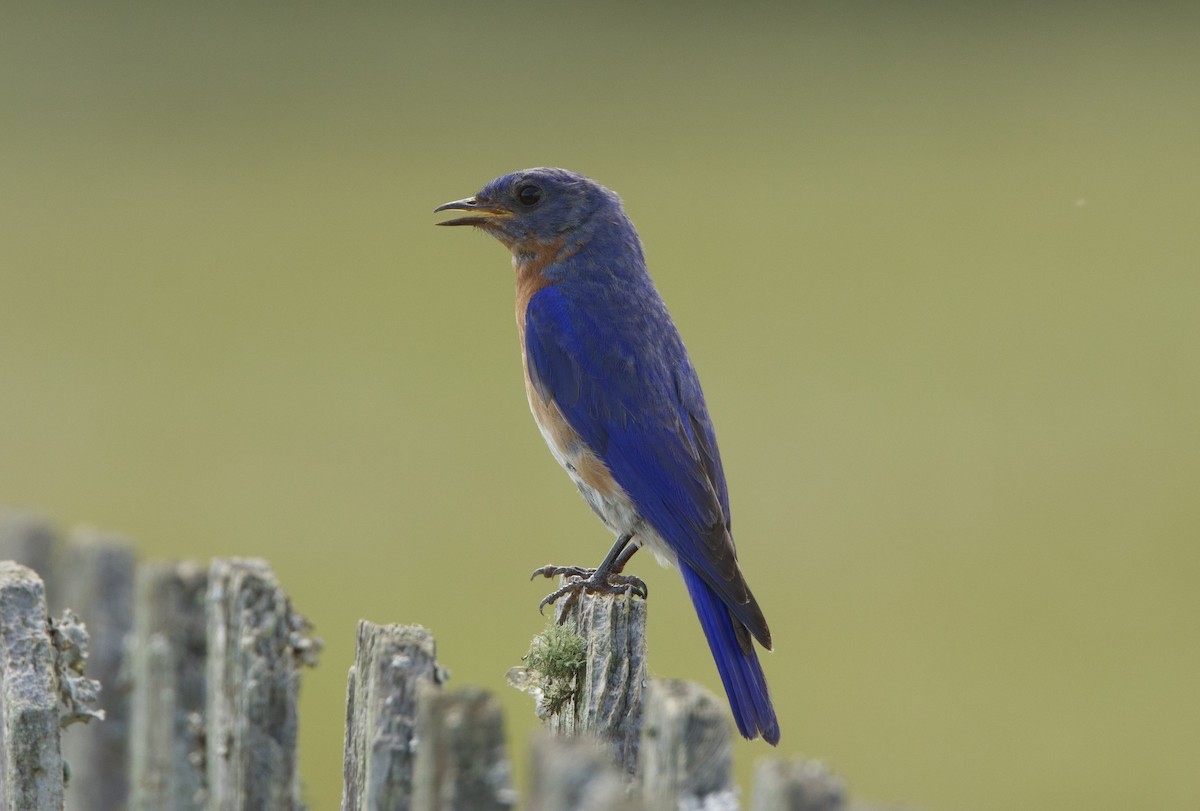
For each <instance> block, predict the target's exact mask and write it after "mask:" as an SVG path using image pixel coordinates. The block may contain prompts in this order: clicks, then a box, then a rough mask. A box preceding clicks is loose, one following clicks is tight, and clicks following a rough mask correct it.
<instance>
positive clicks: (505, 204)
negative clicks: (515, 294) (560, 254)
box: [434, 168, 621, 254]
mask: <svg viewBox="0 0 1200 811" xmlns="http://www.w3.org/2000/svg"><path fill="white" fill-rule="evenodd" d="M620 208H621V202H620V200H619V198H618V197H617V195H616V194H615V193H613V192H611V191H609V190H608V189H606V188H604V187H603V186H601V185H600V184H599V183H596V182H595V181H593V180H590V179H588V178H586V177H584V176H583V175H580V174H577V173H575V172H569V171H567V170H566V169H550V168H541V169H525V170H523V171H520V172H513V173H512V174H507V175H503V176H501V177H498V178H496V179H495V180H493V181H491V182H490V183H488V184H487V185H486V186H484V187H483V189H481V190H480V191H479V193H478V194H476V195H475V196H474V197H468V198H466V199H465V200H455V201H454V202H452V203H446V204H445V205H441V206H438V207H437V208H436V209H434V211H435V212H438V211H465V212H468V214H467V216H465V217H457V218H455V219H452V220H446V221H444V222H440V223H438V225H473V226H475V227H476V228H479V229H481V230H483V231H486V232H487V233H489V234H491V235H492V236H494V237H495V238H496V239H498V240H500V241H501V242H502V243H504V245H505V246H507V247H508V248H509V249H510V250H511V251H512V252H513V253H514V254H515V253H524V252H536V251H537V250H538V249H539V248H541V247H543V246H549V245H555V244H558V245H563V244H569V243H572V242H575V243H578V242H579V241H582V240H586V239H587V237H588V235H589V234H590V232H591V231H592V229H593V228H594V227H595V226H596V224H597V223H598V222H604V221H607V220H611V219H612V218H611V217H605V216H604V214H605V213H608V212H619V211H620Z"/></svg>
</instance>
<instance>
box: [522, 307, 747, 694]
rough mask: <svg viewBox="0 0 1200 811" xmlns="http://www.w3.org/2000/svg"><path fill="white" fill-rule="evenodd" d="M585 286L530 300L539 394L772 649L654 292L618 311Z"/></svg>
mask: <svg viewBox="0 0 1200 811" xmlns="http://www.w3.org/2000/svg"><path fill="white" fill-rule="evenodd" d="M583 294H584V295H581V294H580V292H579V291H570V293H567V292H564V290H563V289H562V288H561V287H560V286H557V285H556V286H550V287H546V288H544V289H542V290H540V291H539V292H538V293H537V294H536V295H534V297H533V298H532V299H531V301H530V303H529V307H528V309H527V310H526V314H525V347H526V355H527V362H528V367H529V374H530V378H531V380H532V382H533V385H534V388H535V390H536V391H537V393H538V396H540V397H541V398H542V399H543V400H545V401H550V400H553V401H554V403H556V404H557V406H558V409H559V411H560V412H561V413H562V414H563V416H564V417H565V418H566V419H567V421H568V422H569V423H570V424H571V427H573V428H574V429H575V430H576V431H577V432H578V433H579V435H580V437H581V438H582V439H583V441H584V442H585V443H587V445H588V446H589V447H590V448H591V450H592V451H593V452H594V453H595V454H596V455H597V456H599V457H600V459H602V460H603V461H604V462H605V464H606V465H607V466H608V468H609V470H610V471H611V472H612V474H613V477H614V478H615V479H616V481H617V483H618V484H620V485H621V487H622V488H623V489H624V490H625V492H626V493H628V494H629V496H630V498H632V499H633V501H634V504H635V505H636V506H637V509H638V512H639V514H640V515H641V516H642V517H643V518H644V519H645V520H647V521H648V522H649V523H650V525H651V526H653V527H654V529H655V530H656V531H657V532H658V534H659V535H660V536H661V537H662V539H663V540H664V541H665V542H666V543H667V544H669V545H670V547H671V548H672V549H673V550H674V551H675V553H676V555H678V557H679V560H680V563H681V564H683V565H685V566H687V567H688V568H689V569H691V570H692V571H693V572H695V574H696V575H698V577H699V579H700V580H701V581H703V583H704V584H705V585H706V586H707V587H708V588H710V589H711V590H712V591H713V592H715V596H716V597H719V598H720V602H721V603H723V604H724V605H725V606H727V608H728V609H729V611H730V613H732V615H733V616H734V617H735V618H736V619H737V620H738V623H736V624H735V626H734V630H735V631H736V632H737V637H738V642H739V645H740V647H741V648H742V650H743V651H749V650H750V649H751V647H752V646H751V645H750V640H749V637H748V636H747V635H746V633H745V631H746V630H747V629H748V630H749V632H750V634H752V635H753V636H754V638H755V639H757V640H758V641H759V642H760V643H761V644H762V645H763V646H764V647H766V648H768V649H769V648H770V647H771V636H770V631H769V630H768V628H767V624H766V620H765V618H764V617H763V614H762V611H761V610H760V609H759V607H758V604H757V602H756V601H755V599H754V596H753V595H752V594H751V593H750V590H749V588H748V587H747V586H746V582H745V579H744V578H743V577H742V574H741V571H740V570H739V568H738V564H737V554H736V551H735V549H734V544H733V538H732V536H731V535H730V521H729V497H728V492H727V490H726V486H725V475H724V472H723V470H722V468H721V460H720V455H719V454H718V452H717V444H716V438H715V436H714V434H713V428H712V423H711V421H710V420H709V416H708V409H707V408H706V406H705V404H704V397H703V394H702V393H701V390H700V383H699V380H698V378H697V377H696V373H695V371H694V369H693V368H692V365H691V362H690V360H689V359H688V357H687V352H686V350H685V349H684V347H683V342H682V340H681V339H680V338H679V334H678V332H677V331H676V329H675V326H674V324H673V323H672V322H671V320H670V317H669V316H668V315H667V313H666V309H665V307H663V305H662V303H661V300H659V299H658V296H657V293H656V292H654V291H653V288H650V290H649V291H648V294H646V293H645V291H643V295H642V298H641V299H639V300H638V306H637V307H630V306H629V304H628V298H629V297H628V296H627V297H626V299H625V301H624V303H625V305H626V306H625V307H624V309H614V308H613V307H607V306H604V305H605V302H604V301H598V300H597V297H598V296H599V297H603V296H604V295H605V291H604V290H600V289H592V290H586V291H583ZM585 296H586V297H585ZM583 301H586V302H587V306H582V305H581V302H583ZM689 589H691V583H690V581H689ZM714 652H715V649H714ZM718 663H720V657H718ZM756 664H757V663H756ZM723 675H724V674H723Z"/></svg>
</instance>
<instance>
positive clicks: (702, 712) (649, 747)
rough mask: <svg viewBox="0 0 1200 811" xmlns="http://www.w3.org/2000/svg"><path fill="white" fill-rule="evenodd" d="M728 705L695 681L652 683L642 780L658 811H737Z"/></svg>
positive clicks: (644, 719) (644, 731)
mask: <svg viewBox="0 0 1200 811" xmlns="http://www.w3.org/2000/svg"><path fill="white" fill-rule="evenodd" d="M726 713H727V710H726V709H725V702H724V701H718V700H717V698H716V697H715V696H713V694H712V693H710V692H709V691H708V690H705V689H704V688H703V687H701V686H700V685H698V684H695V683H694V682H689V681H676V680H666V679H651V681H650V686H649V689H648V690H647V692H646V710H645V714H644V715H643V717H642V744H641V753H640V758H639V760H640V763H639V770H638V771H639V774H640V775H641V779H642V790H643V792H644V795H645V797H646V802H647V804H648V805H650V806H651V807H653V808H670V809H680V811H685V810H686V809H700V808H703V809H704V811H737V810H738V808H739V807H740V805H739V802H738V795H737V789H736V788H735V787H734V783H733V734H732V732H731V730H730V728H729V720H728V717H727V715H726Z"/></svg>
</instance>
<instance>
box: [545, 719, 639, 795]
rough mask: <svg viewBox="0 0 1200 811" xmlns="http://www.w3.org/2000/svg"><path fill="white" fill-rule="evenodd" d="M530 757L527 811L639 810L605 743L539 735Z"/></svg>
mask: <svg viewBox="0 0 1200 811" xmlns="http://www.w3.org/2000/svg"><path fill="white" fill-rule="evenodd" d="M532 755H533V758H532V764H531V778H532V779H531V780H530V786H529V802H528V803H527V806H528V808H529V811H618V809H619V811H640V809H642V808H643V805H642V803H641V801H640V798H638V797H637V796H635V795H634V794H633V793H632V792H631V788H632V787H631V786H630V784H629V778H628V776H627V775H626V774H625V773H624V772H623V771H621V770H619V769H618V768H617V767H616V765H614V763H613V760H612V752H611V751H610V747H609V746H608V745H607V744H606V743H605V742H602V741H599V740H597V739H594V738H590V737H586V736H585V737H575V738H563V737H562V736H560V735H557V734H550V733H542V734H540V735H538V736H537V737H536V738H535V739H534V741H533V749H532ZM646 807H647V808H649V807H650V806H646ZM654 811H659V809H658V808H654Z"/></svg>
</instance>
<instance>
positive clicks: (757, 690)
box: [435, 169, 779, 744]
mask: <svg viewBox="0 0 1200 811" xmlns="http://www.w3.org/2000/svg"><path fill="white" fill-rule="evenodd" d="M435 211H465V212H468V215H467V216H465V217H459V218H457V219H452V220H448V221H446V222H442V223H439V225H473V226H475V227H476V228H479V229H481V230H483V231H484V232H486V233H488V234H491V235H492V236H494V237H495V238H496V239H498V240H500V242H502V243H503V244H504V246H505V247H507V248H508V249H509V250H510V251H512V255H513V260H512V264H513V269H514V270H515V271H516V282H517V313H516V315H517V333H518V335H519V337H520V341H521V361H522V365H523V366H524V369H525V393H526V396H527V397H528V398H529V407H530V410H531V411H532V412H533V418H534V420H535V421H536V422H537V425H538V428H539V429H540V430H541V432H542V436H543V437H544V438H545V440H546V444H547V445H549V446H550V452H551V453H552V454H554V458H555V459H556V460H557V461H558V463H559V464H560V465H562V467H563V468H564V469H565V470H566V471H567V474H568V475H570V477H571V479H572V480H573V481H574V482H575V484H576V486H577V487H578V488H579V491H580V492H581V493H582V494H583V497H584V499H586V500H587V503H588V504H589V505H591V507H592V509H593V510H595V512H596V514H597V515H599V516H600V519H601V520H602V521H604V523H605V524H606V525H607V526H608V528H609V529H610V530H612V531H613V532H614V533H615V534H616V535H617V536H618V537H617V541H616V543H615V544H614V545H613V547H612V549H611V550H610V551H609V553H608V555H607V556H606V557H605V559H604V561H603V562H602V563H601V564H600V566H599V567H598V568H597V569H595V570H591V569H579V568H576V567H553V566H548V567H545V568H544V569H539V570H538V571H537V572H535V573H534V575H535V576H536V575H537V574H544V575H546V576H547V577H549V576H553V575H555V574H566V575H568V576H569V584H568V585H567V586H566V587H565V588H563V589H560V590H559V591H557V592H555V593H554V594H551V595H550V596H549V597H548V598H547V599H546V601H543V605H545V603H546V602H552V601H553V600H555V599H557V598H558V597H560V596H562V595H563V594H565V593H567V592H570V591H573V590H576V589H580V588H583V589H587V590H588V591H616V590H624V589H625V588H627V587H632V588H634V589H635V590H638V591H640V592H641V593H643V594H644V593H645V586H644V585H643V584H642V583H641V581H639V580H637V579H636V578H631V577H621V576H619V574H618V573H619V572H620V571H621V569H622V567H623V566H624V565H625V563H626V561H628V559H629V558H630V557H631V556H632V554H633V553H634V552H635V551H637V549H638V548H639V547H641V546H646V547H649V549H650V550H651V551H652V552H653V553H654V554H655V557H657V558H658V559H659V561H660V562H663V563H666V564H675V565H676V566H677V567H678V569H679V571H680V573H681V574H682V575H683V581H684V583H685V584H686V585H687V589H688V593H689V594H690V595H691V598H692V603H693V605H694V606H695V608H696V613H697V615H699V617H700V624H701V626H702V627H703V628H704V635H705V636H706V637H707V639H708V645H709V647H710V648H711V649H712V653H713V658H714V659H716V663H717V669H718V671H720V674H721V681H722V682H723V683H724V685H725V692H726V693H727V694H728V696H729V704H730V706H731V708H732V709H733V716H734V718H735V720H736V721H737V726H738V730H739V731H740V732H741V733H742V735H744V736H745V737H747V738H756V737H758V735H760V734H761V735H762V737H763V739H764V740H766V741H767V742H768V743H770V744H776V743H778V742H779V721H778V720H777V719H776V717H775V709H774V707H773V706H772V705H771V697H770V695H769V693H768V692H767V682H766V679H765V677H764V676H763V671H762V666H761V665H760V664H759V661H758V655H757V654H756V653H755V649H754V643H753V640H757V641H758V643H759V644H760V645H762V646H763V647H764V648H766V649H767V650H770V649H771V632H770V630H768V628H767V621H766V619H765V618H764V617H763V613H762V610H761V609H760V608H759V607H758V602H757V601H756V600H755V599H754V595H753V594H751V593H750V588H749V586H747V585H746V580H745V578H744V577H743V576H742V572H741V570H740V569H739V568H738V562H737V550H736V549H735V548H734V545H733V536H732V534H731V533H730V526H731V525H730V518H729V493H728V491H727V490H726V487H725V473H724V471H723V470H722V467H721V456H720V454H719V453H718V452H717V439H716V436H715V435H714V433H713V426H712V421H711V420H710V419H709V417H708V408H707V406H706V405H705V402H704V394H703V392H701V390H700V381H699V379H698V378H697V376H696V371H695V369H693V368H692V363H691V360H690V359H689V358H688V354H687V350H686V349H684V346H683V340H682V339H681V338H680V337H679V332H678V330H676V328H675V324H674V322H672V321H671V316H670V315H669V314H668V313H667V308H666V305H665V304H663V300H662V298H661V297H660V296H659V294H658V290H657V289H655V287H654V282H653V281H651V279H650V275H649V274H648V273H647V271H646V261H645V258H644V257H643V255H642V245H641V241H640V240H639V239H638V235H637V231H635V230H634V227H633V223H632V222H630V220H629V217H628V216H626V214H625V210H624V209H623V208H622V207H621V200H620V198H619V197H617V195H616V194H615V193H613V192H611V191H609V190H608V189H606V188H604V187H603V186H601V185H600V184H598V183H596V182H594V181H592V180H590V179H588V178H586V177H584V176H582V175H579V174H576V173H574V172H569V171H566V170H565V169H527V170H525V171H521V172H515V173H513V174H509V175H504V176H503V177H499V178H496V179H495V180H493V181H491V182H490V183H488V184H487V185H486V186H484V187H483V190H482V191H480V192H479V193H478V194H476V195H475V196H474V197H469V198H467V199H465V200H456V201H454V202H452V203H446V204H445V205H443V206H439V207H438V208H437V209H435Z"/></svg>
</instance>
